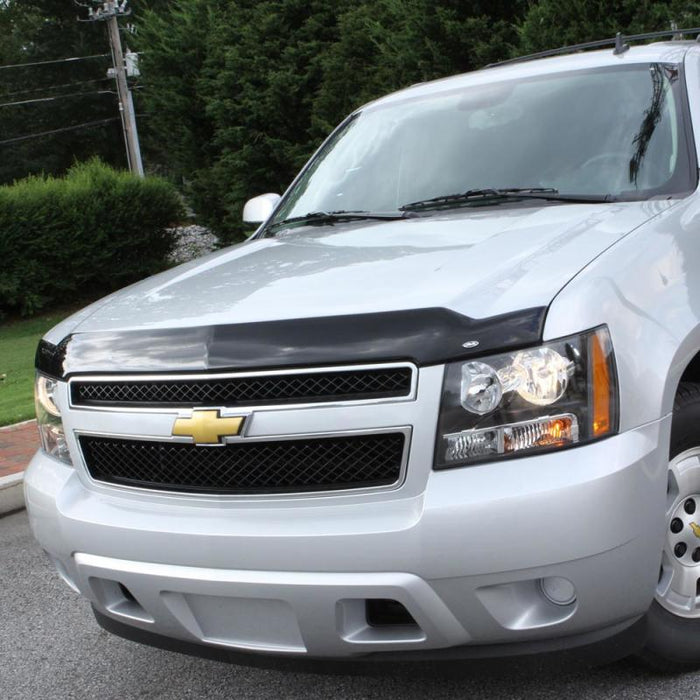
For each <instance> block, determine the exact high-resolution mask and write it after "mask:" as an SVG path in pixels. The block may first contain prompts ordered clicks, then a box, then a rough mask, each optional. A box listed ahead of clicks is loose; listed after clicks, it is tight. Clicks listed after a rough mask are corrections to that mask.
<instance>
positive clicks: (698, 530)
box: [690, 523, 700, 537]
mask: <svg viewBox="0 0 700 700" xmlns="http://www.w3.org/2000/svg"><path fill="white" fill-rule="evenodd" d="M690 529H691V530H692V531H693V534H694V535H695V536H696V537H700V525H698V524H697V523H690Z"/></svg>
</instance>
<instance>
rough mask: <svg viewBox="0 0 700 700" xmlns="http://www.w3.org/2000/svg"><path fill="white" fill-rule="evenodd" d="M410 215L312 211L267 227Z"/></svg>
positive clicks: (393, 218)
mask: <svg viewBox="0 0 700 700" xmlns="http://www.w3.org/2000/svg"><path fill="white" fill-rule="evenodd" d="M408 217H410V213H409V212H408V211H396V212H391V211H389V212H381V211H380V212H371V211H359V210H358V211H347V210H340V211H312V212H309V213H308V214H304V215H303V216H292V217H291V218H289V219H283V220H282V221H276V222H275V223H274V224H271V225H270V226H269V227H268V230H269V231H276V230H278V229H280V228H284V227H285V226H293V225H294V224H299V225H301V224H308V225H311V226H313V225H315V224H316V225H323V224H334V223H336V222H338V221H362V220H376V221H395V220H396V219H406V218H408Z"/></svg>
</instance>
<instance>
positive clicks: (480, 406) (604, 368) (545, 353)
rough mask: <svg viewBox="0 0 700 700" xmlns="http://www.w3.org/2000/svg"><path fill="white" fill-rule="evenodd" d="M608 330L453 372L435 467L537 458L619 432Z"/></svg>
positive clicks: (458, 365)
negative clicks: (534, 454) (549, 452)
mask: <svg viewBox="0 0 700 700" xmlns="http://www.w3.org/2000/svg"><path fill="white" fill-rule="evenodd" d="M617 407H618V395H617V380H616V374H615V365H614V358H613V353H612V344H611V342H610V335H609V333H608V330H607V328H605V327H601V328H597V329H595V330H593V331H590V332H588V333H583V334H581V335H577V336H572V337H570V338H563V339H562V340H558V341H554V342H551V343H547V344H545V345H542V346H540V347H536V348H530V349H527V350H520V351H517V352H512V353H503V354H500V355H495V356H492V357H488V358H482V359H481V360H479V361H471V362H455V363H452V364H450V365H448V366H447V368H446V371H445V381H444V386H443V396H442V405H441V409H440V419H439V424H438V441H437V448H436V456H435V467H436V468H437V469H444V468H448V467H456V466H463V465H467V464H472V463H476V462H483V461H487V460H489V459H502V458H506V457H512V456H516V455H525V454H533V453H537V452H542V451H546V450H552V449H558V448H562V447H568V446H572V445H576V444H581V443H584V442H588V441H590V440H595V439H599V438H602V437H606V436H608V435H611V434H612V433H614V432H615V431H616V430H617V410H618V408H617Z"/></svg>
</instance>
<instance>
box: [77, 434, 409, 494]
mask: <svg viewBox="0 0 700 700" xmlns="http://www.w3.org/2000/svg"><path fill="white" fill-rule="evenodd" d="M404 439H405V438H404V435H403V433H387V434H380V435H356V436H351V437H330V438H315V439H305V440H277V441H274V442H250V443H246V444H243V443H236V444H229V445H225V446H222V447H205V446H197V445H187V444H180V443H165V442H151V441H145V440H119V439H114V438H106V437H92V436H86V435H83V436H81V437H80V446H81V448H82V450H83V456H84V457H85V462H86V464H87V468H88V470H89V472H90V475H91V476H92V477H93V479H96V480H97V481H106V482H109V483H113V484H122V485H125V486H140V487H143V488H152V489H159V490H166V491H185V492H205V493H206V492H208V493H231V494H237V493H240V494H243V493H285V492H295V493H297V492H304V491H327V490H328V491H330V490H337V489H352V488H363V487H368V486H386V485H390V484H393V483H395V482H396V481H398V479H399V476H400V473H401V463H402V459H403V450H404Z"/></svg>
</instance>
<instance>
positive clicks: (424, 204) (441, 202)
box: [399, 187, 614, 211]
mask: <svg viewBox="0 0 700 700" xmlns="http://www.w3.org/2000/svg"><path fill="white" fill-rule="evenodd" d="M510 199H546V200H548V201H558V202H612V201H614V198H613V197H611V196H610V195H605V196H600V195H593V194H592V195H588V194H559V190H557V189H555V188H554V187H507V188H503V189H496V188H493V187H489V188H485V189H480V190H467V191H466V192H461V193H459V194H446V195H442V196H440V197H432V198H430V199H421V200H419V201H417V202H410V203H409V204H404V205H403V206H402V207H399V210H400V211H414V210H417V209H429V208H431V207H440V206H449V205H451V204H469V203H471V202H484V201H496V202H497V201H506V200H510Z"/></svg>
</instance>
